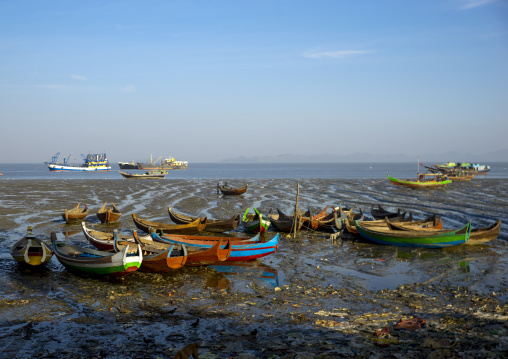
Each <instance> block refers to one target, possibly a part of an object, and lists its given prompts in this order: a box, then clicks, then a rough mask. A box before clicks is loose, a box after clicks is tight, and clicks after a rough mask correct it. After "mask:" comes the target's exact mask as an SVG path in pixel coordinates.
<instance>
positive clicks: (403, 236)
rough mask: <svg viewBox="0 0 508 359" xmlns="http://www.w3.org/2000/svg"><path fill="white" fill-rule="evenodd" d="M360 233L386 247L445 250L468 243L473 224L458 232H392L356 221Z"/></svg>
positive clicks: (468, 224) (469, 223)
mask: <svg viewBox="0 0 508 359" xmlns="http://www.w3.org/2000/svg"><path fill="white" fill-rule="evenodd" d="M355 227H356V230H357V231H358V233H359V234H360V235H361V236H362V237H363V238H365V239H367V240H369V241H371V242H374V243H377V244H385V245H393V246H399V247H421V248H444V247H450V246H456V245H459V244H463V243H466V242H467V241H468V239H469V234H470V232H471V222H468V223H467V224H466V225H465V226H464V227H462V228H460V229H457V230H436V231H432V232H429V231H428V230H410V231H401V230H392V229H389V228H386V229H384V228H379V227H378V228H375V229H371V228H367V227H366V226H363V225H362V222H359V221H355Z"/></svg>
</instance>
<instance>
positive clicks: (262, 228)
mask: <svg viewBox="0 0 508 359" xmlns="http://www.w3.org/2000/svg"><path fill="white" fill-rule="evenodd" d="M253 209H254V212H255V213H254V214H249V208H247V210H246V211H245V213H244V214H243V219H242V223H243V226H244V227H245V230H247V231H248V232H252V233H263V232H266V230H267V229H268V227H270V220H269V219H265V218H264V217H263V215H262V214H261V213H259V212H258V210H257V209H256V208H253Z"/></svg>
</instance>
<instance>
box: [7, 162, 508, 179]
mask: <svg viewBox="0 0 508 359" xmlns="http://www.w3.org/2000/svg"><path fill="white" fill-rule="evenodd" d="M428 165H430V164H428ZM489 165H490V166H491V170H490V172H489V173H488V175H480V176H477V177H476V178H478V179H482V178H508V162H496V163H490V164H489ZM118 170H119V167H118V164H116V163H113V164H112V169H111V171H106V172H50V171H49V169H48V168H47V166H46V165H45V164H37V163H31V164H30V163H29V164H26V163H24V164H12V163H9V164H0V172H2V174H3V175H2V176H1V177H0V179H53V178H56V179H88V178H90V179H119V178H122V176H121V175H120V173H118ZM417 170H418V165H417V163H414V162H411V163H379V162H377V163H366V162H365V163H190V164H189V168H188V169H186V170H173V171H170V172H169V174H168V175H167V176H166V178H168V179H169V178H172V179H217V180H231V179H256V178H264V179H279V178H280V179H305V178H307V179H308V178H321V179H351V178H358V179H386V175H387V174H390V175H391V176H393V177H396V178H404V179H406V178H415V177H416V173H417ZM124 171H125V172H131V173H142V172H144V171H139V170H124ZM420 172H422V173H423V172H424V168H423V167H420Z"/></svg>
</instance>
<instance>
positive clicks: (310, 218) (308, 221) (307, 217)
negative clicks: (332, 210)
mask: <svg viewBox="0 0 508 359" xmlns="http://www.w3.org/2000/svg"><path fill="white" fill-rule="evenodd" d="M327 209H328V206H326V207H325V208H324V209H323V210H322V211H321V212H319V213H318V214H316V215H315V216H314V215H313V214H312V211H311V210H310V209H309V210H307V212H305V213H304V214H303V215H302V221H303V226H302V227H303V228H306V229H310V230H317V229H318V227H319V224H318V221H319V220H320V219H322V218H324V217H325V216H326V210H327Z"/></svg>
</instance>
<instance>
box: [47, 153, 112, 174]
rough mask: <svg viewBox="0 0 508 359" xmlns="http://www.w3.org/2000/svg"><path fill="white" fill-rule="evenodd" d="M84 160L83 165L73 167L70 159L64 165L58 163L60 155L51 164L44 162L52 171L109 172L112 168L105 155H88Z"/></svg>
mask: <svg viewBox="0 0 508 359" xmlns="http://www.w3.org/2000/svg"><path fill="white" fill-rule="evenodd" d="M81 156H82V157H83V158H84V161H85V162H84V163H83V164H82V165H71V164H69V163H68V158H67V159H65V160H64V162H63V163H57V162H56V160H57V158H58V154H56V155H55V156H53V158H52V160H51V162H44V163H45V164H46V165H47V166H48V168H49V170H50V171H85V172H91V171H109V170H110V169H111V166H110V165H109V161H108V157H107V156H106V154H105V153H94V154H88V155H87V156H86V157H85V156H84V155H81Z"/></svg>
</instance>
